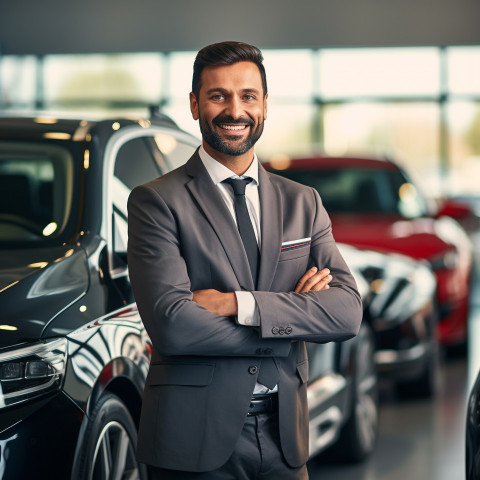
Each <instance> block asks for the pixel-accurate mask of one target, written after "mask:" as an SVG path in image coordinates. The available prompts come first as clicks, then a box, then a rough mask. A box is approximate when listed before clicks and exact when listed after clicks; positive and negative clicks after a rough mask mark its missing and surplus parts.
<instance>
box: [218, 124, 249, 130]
mask: <svg viewBox="0 0 480 480" xmlns="http://www.w3.org/2000/svg"><path fill="white" fill-rule="evenodd" d="M219 126H220V128H223V129H224V130H243V129H244V128H245V127H246V125H219Z"/></svg>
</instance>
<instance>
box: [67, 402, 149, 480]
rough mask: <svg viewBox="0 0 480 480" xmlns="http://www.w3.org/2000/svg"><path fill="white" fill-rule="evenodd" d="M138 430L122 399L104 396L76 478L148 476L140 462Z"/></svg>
mask: <svg viewBox="0 0 480 480" xmlns="http://www.w3.org/2000/svg"><path fill="white" fill-rule="evenodd" d="M136 443H137V430H136V427H135V424H134V422H133V420H132V417H131V415H130V413H129V411H128V410H127V408H126V407H125V405H124V404H123V403H122V401H121V400H120V399H119V398H118V397H117V396H115V395H113V394H111V393H105V394H104V395H102V397H101V398H100V400H99V401H98V403H97V405H96V406H95V408H94V410H93V412H92V415H91V416H90V418H89V420H88V424H87V428H86V431H85V437H84V441H83V445H82V448H81V450H80V457H79V461H78V463H77V468H76V470H77V471H76V472H75V471H74V472H73V475H72V478H74V479H76V480H104V479H105V480H106V479H110V478H118V479H127V478H128V479H146V478H147V472H146V467H145V466H144V465H141V464H139V463H138V462H137V460H136V458H135V446H136Z"/></svg>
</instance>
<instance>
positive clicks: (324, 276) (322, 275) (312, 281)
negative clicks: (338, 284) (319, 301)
mask: <svg viewBox="0 0 480 480" xmlns="http://www.w3.org/2000/svg"><path fill="white" fill-rule="evenodd" d="M331 279H332V278H331V275H330V270H329V269H328V268H324V269H323V270H320V271H319V272H318V273H316V274H315V275H312V276H311V277H310V278H309V279H308V280H306V281H305V283H304V285H303V286H302V289H301V293H305V292H310V291H311V290H312V288H313V287H314V285H317V284H318V283H319V282H321V283H320V289H321V288H322V287H323V286H324V285H326V284H328V283H329V282H330V281H331ZM317 291H318V290H317Z"/></svg>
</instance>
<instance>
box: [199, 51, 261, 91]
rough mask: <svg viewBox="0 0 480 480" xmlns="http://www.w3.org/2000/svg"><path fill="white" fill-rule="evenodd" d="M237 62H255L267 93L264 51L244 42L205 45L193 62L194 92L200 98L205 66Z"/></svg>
mask: <svg viewBox="0 0 480 480" xmlns="http://www.w3.org/2000/svg"><path fill="white" fill-rule="evenodd" d="M237 62H253V63H254V64H255V65H256V66H257V67H258V69H259V70H260V76H261V77H262V86H263V94H264V95H266V94H267V75H266V73H265V67H264V66H263V63H262V62H263V55H262V52H261V51H260V50H259V49H258V48H257V47H254V46H253V45H249V44H248V43H242V42H221V43H213V44H212V45H207V46H206V47H203V48H202V49H201V50H200V51H199V52H198V53H197V56H196V58H195V62H194V64H193V78H192V92H193V93H194V95H195V96H196V97H197V98H198V94H199V92H200V86H201V83H200V78H201V76H202V71H203V69H204V68H205V67H210V66H218V65H233V64H234V63H237Z"/></svg>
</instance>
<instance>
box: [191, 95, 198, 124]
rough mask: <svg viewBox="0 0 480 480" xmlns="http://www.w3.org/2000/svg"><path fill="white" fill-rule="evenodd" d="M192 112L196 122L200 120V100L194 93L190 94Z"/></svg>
mask: <svg viewBox="0 0 480 480" xmlns="http://www.w3.org/2000/svg"><path fill="white" fill-rule="evenodd" d="M190 111H191V112H192V117H193V119H194V120H198V117H199V115H198V100H197V97H196V96H195V94H194V93H193V92H190Z"/></svg>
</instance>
